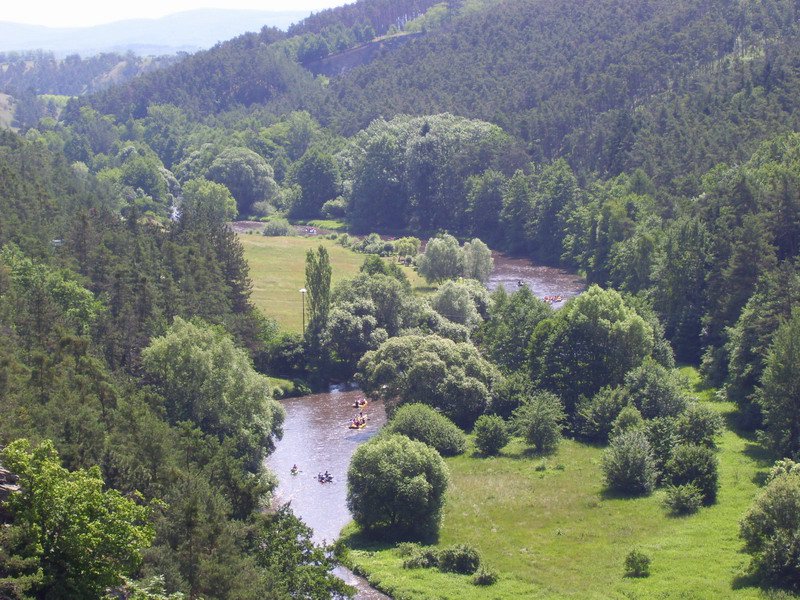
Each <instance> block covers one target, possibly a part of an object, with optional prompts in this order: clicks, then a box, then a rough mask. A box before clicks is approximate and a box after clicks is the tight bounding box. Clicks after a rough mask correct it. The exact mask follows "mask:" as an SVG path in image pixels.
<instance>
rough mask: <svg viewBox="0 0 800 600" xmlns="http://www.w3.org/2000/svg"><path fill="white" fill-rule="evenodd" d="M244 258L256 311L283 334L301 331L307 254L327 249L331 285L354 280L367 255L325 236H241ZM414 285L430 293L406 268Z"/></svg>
mask: <svg viewBox="0 0 800 600" xmlns="http://www.w3.org/2000/svg"><path fill="white" fill-rule="evenodd" d="M239 239H240V240H241V242H242V245H243V246H244V256H245V259H246V260H247V263H248V265H249V266H250V279H252V281H253V293H252V295H251V299H252V301H253V304H255V306H256V308H258V309H259V310H261V311H262V312H263V313H264V314H265V315H267V316H270V317H272V318H273V319H275V320H276V321H277V322H278V325H279V326H280V328H281V329H282V330H284V331H294V332H300V330H301V329H302V314H303V308H302V298H301V296H300V292H299V290H300V288H302V287H304V286H305V276H306V275H305V268H306V252H307V251H308V250H313V249H316V248H317V247H319V245H320V244H322V245H323V246H325V247H326V248H327V249H328V253H329V254H330V258H331V267H332V269H333V275H332V283H333V285H335V284H336V283H337V282H338V281H341V280H343V279H350V278H352V277H355V275H356V274H357V273H358V270H359V268H360V267H361V264H362V263H363V262H364V258H365V255H363V254H358V253H356V252H353V251H352V250H348V249H346V248H343V247H342V246H339V245H338V244H336V243H334V242H333V241H332V240H328V239H325V238H323V237H316V238H312V237H297V236H283V237H265V236H263V235H255V234H251V235H240V236H239ZM404 271H405V273H406V275H407V276H408V278H409V280H410V281H411V285H412V286H413V287H414V289H415V291H416V292H418V293H427V292H429V291H430V290H431V288H429V287H425V286H426V284H425V282H424V280H423V279H422V278H421V277H420V276H419V275H417V273H416V272H415V271H414V270H412V269H409V268H406V267H404Z"/></svg>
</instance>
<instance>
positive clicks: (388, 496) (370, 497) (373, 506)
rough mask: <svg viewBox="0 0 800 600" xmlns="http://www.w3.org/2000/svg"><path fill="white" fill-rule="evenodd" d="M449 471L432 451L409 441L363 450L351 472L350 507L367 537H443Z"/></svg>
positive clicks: (394, 439)
mask: <svg viewBox="0 0 800 600" xmlns="http://www.w3.org/2000/svg"><path fill="white" fill-rule="evenodd" d="M447 484H448V472H447V467H446V466H445V464H444V461H443V460H442V457H441V456H439V453H438V452H436V450H434V449H433V448H431V447H430V446H427V445H426V444H423V443H422V442H418V441H416V440H411V439H409V438H407V437H405V436H403V435H387V436H380V437H378V438H374V439H372V440H370V441H369V442H367V443H365V444H363V445H362V446H359V447H358V449H357V450H356V451H355V453H354V454H353V458H352V460H351V461H350V468H349V469H348V470H347V507H348V508H349V509H350V512H351V513H352V514H353V519H355V521H356V523H358V524H359V525H360V526H361V527H362V528H363V529H364V530H365V532H367V533H370V534H373V535H377V536H379V537H392V538H398V537H400V538H402V537H406V536H407V537H425V536H433V535H436V533H438V530H439V523H440V520H441V512H442V505H443V504H444V493H445V491H446V489H447Z"/></svg>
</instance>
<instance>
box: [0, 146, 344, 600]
mask: <svg viewBox="0 0 800 600" xmlns="http://www.w3.org/2000/svg"><path fill="white" fill-rule="evenodd" d="M0 174H1V175H0V335H1V336H2V339H3V343H2V345H0V398H2V407H3V410H2V412H3V418H2V419H0V447H2V448H3V450H2V453H0V462H2V463H3V464H4V465H5V466H7V467H9V468H11V469H13V473H12V474H13V475H15V476H18V477H19V478H20V479H19V483H20V491H19V492H16V493H12V494H11V495H10V496H9V497H8V499H7V501H6V500H4V506H3V511H2V518H3V519H4V522H3V527H1V528H0V530H2V531H0V559H2V560H0V595H2V596H3V597H4V598H14V599H17V598H19V599H22V598H61V597H64V598H66V597H87V598H88V597H99V596H101V595H103V594H105V593H107V592H109V591H113V590H116V592H117V593H122V594H126V595H129V594H132V593H134V591H135V590H138V592H135V593H138V594H144V593H145V590H149V592H147V594H149V595H142V596H138V595H137V596H136V597H143V598H151V597H152V598H156V597H162V596H159V595H158V594H159V593H171V592H183V593H186V594H187V595H189V597H199V596H203V597H209V598H253V599H255V598H265V597H270V598H273V597H274V598H284V597H292V596H294V595H297V594H302V595H304V596H307V597H328V596H329V595H330V594H331V593H332V592H333V591H334V590H339V591H342V592H346V589H345V587H344V586H343V584H342V583H341V582H340V581H339V580H338V579H335V578H333V577H332V576H331V575H330V574H329V569H330V564H329V562H328V559H327V558H326V556H325V554H324V553H323V551H322V550H321V549H318V548H314V547H313V545H312V544H311V542H310V531H309V530H308V529H307V528H305V527H304V526H303V525H302V523H300V522H299V521H298V520H296V519H295V518H294V517H293V516H292V515H291V513H290V512H288V511H286V510H284V511H280V512H278V513H277V514H274V515H271V516H265V515H264V514H263V513H262V508H263V506H264V504H265V502H267V501H268V500H269V497H270V493H271V491H272V490H273V488H274V485H275V480H274V477H273V476H272V475H271V474H270V473H269V472H268V471H266V469H265V467H264V465H263V459H264V457H265V455H266V453H267V452H269V451H270V450H271V448H272V445H273V443H274V439H276V438H277V437H278V436H280V427H281V423H282V419H283V413H282V409H281V408H280V406H279V405H278V404H277V403H276V402H275V401H274V400H272V398H271V394H270V387H269V383H268V381H267V379H266V377H264V376H263V375H261V374H259V373H257V372H256V371H255V370H254V368H253V357H254V356H255V357H258V355H259V353H260V352H263V351H264V348H265V346H266V343H267V342H268V341H269V340H270V339H271V337H272V336H274V335H275V330H276V328H275V326H274V324H272V323H271V322H269V321H267V320H265V319H264V318H263V317H260V316H259V315H257V314H256V313H255V311H254V309H253V308H252V306H251V305H250V302H249V281H248V278H247V266H246V263H245V262H244V260H243V258H242V250H241V247H240V245H239V244H238V242H237V240H236V238H235V236H234V234H233V233H232V232H231V231H230V229H229V228H228V227H227V225H226V224H225V221H224V211H223V212H220V211H219V210H217V208H219V206H220V205H219V204H218V201H219V197H218V196H217V195H216V193H217V192H218V190H217V189H216V188H214V187H213V184H207V185H205V186H202V185H198V186H195V187H194V188H193V190H192V193H190V194H188V195H187V196H186V202H185V204H184V206H183V213H182V218H181V220H180V221H179V222H176V223H173V224H168V223H159V222H153V221H152V220H149V219H144V218H142V217H141V214H140V213H139V211H138V208H137V206H136V204H135V203H132V202H131V203H129V202H126V201H125V200H124V199H121V198H120V197H119V196H118V195H117V194H116V192H115V190H114V188H113V187H110V186H109V185H107V184H105V183H103V182H101V181H98V180H97V179H96V178H95V177H94V176H92V175H90V174H88V173H87V172H86V171H85V170H83V171H81V170H80V169H77V170H76V169H75V167H74V166H73V165H71V164H70V163H69V162H68V161H66V160H65V159H64V158H63V156H61V155H59V154H55V153H52V152H50V151H49V150H47V149H46V148H45V147H44V146H43V145H42V144H40V143H38V142H29V141H24V140H23V139H21V138H19V137H17V136H15V135H12V134H9V133H4V134H2V138H0ZM223 200H224V197H223ZM22 439H27V440H29V442H22V441H19V440H22ZM15 440H16V441H15ZM48 440H49V441H48ZM51 443H52V445H51ZM62 467H65V468H66V469H67V470H66V471H64V470H63V468H62ZM103 490H106V491H103ZM114 490H116V491H114ZM65 507H69V510H70V514H73V515H75V519H77V521H76V522H80V523H82V524H83V527H82V528H75V527H73V526H72V525H71V521H70V522H69V523H65V522H64V519H63V517H62V516H61V515H60V513H59V511H62V510H65ZM87 530H91V531H92V536H88V534H87ZM90 538H91V539H90ZM87 560H88V561H89V562H90V563H91V568H84V567H83V566H82V565H84V562H85V561H87ZM298 569H300V570H302V573H303V574H302V576H298V573H299V572H300V571H298ZM126 580H130V581H131V582H130V583H126ZM137 581H138V582H137Z"/></svg>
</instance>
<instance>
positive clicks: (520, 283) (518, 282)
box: [517, 279, 525, 287]
mask: <svg viewBox="0 0 800 600" xmlns="http://www.w3.org/2000/svg"><path fill="white" fill-rule="evenodd" d="M523 285H525V284H524V283H522V279H517V287H522V286H523Z"/></svg>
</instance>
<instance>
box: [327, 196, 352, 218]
mask: <svg viewBox="0 0 800 600" xmlns="http://www.w3.org/2000/svg"><path fill="white" fill-rule="evenodd" d="M346 212H347V199H346V198H342V197H341V196H339V197H338V198H336V199H334V200H328V201H327V202H326V203H325V204H323V205H322V216H323V217H325V218H326V219H342V218H344V216H345V213H346Z"/></svg>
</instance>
